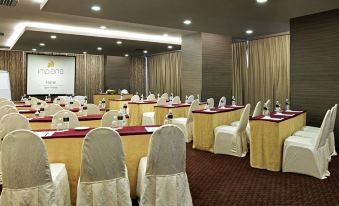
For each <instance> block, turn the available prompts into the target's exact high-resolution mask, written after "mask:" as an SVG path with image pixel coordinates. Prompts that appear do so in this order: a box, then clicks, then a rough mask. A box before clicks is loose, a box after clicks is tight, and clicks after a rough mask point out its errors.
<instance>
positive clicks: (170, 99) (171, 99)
mask: <svg viewBox="0 0 339 206" xmlns="http://www.w3.org/2000/svg"><path fill="white" fill-rule="evenodd" d="M169 105H170V106H172V105H173V97H172V95H171V96H170V98H169Z"/></svg>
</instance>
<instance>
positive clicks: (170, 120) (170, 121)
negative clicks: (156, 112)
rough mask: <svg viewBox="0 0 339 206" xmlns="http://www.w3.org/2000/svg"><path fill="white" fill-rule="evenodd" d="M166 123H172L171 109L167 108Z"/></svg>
mask: <svg viewBox="0 0 339 206" xmlns="http://www.w3.org/2000/svg"><path fill="white" fill-rule="evenodd" d="M166 123H167V124H172V123H173V113H172V110H169V111H168V114H167V122H166Z"/></svg>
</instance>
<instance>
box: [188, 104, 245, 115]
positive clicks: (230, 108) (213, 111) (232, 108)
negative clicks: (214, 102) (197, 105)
mask: <svg viewBox="0 0 339 206" xmlns="http://www.w3.org/2000/svg"><path fill="white" fill-rule="evenodd" d="M242 108H244V106H236V107H235V106H232V105H227V106H226V107H225V108H221V107H220V108H217V107H216V108H212V109H211V110H210V111H207V110H205V109H199V110H194V111H193V113H201V114H217V113H223V112H231V111H235V110H238V109H242Z"/></svg>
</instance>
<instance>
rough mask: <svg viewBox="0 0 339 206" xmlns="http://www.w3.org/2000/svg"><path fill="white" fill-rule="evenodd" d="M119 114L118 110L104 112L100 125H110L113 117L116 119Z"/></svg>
mask: <svg viewBox="0 0 339 206" xmlns="http://www.w3.org/2000/svg"><path fill="white" fill-rule="evenodd" d="M118 115H119V111H118V110H111V111H109V112H106V113H105V114H104V115H103V116H102V119H101V126H102V127H111V126H112V122H113V120H114V119H117V118H118Z"/></svg>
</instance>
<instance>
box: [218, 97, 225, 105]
mask: <svg viewBox="0 0 339 206" xmlns="http://www.w3.org/2000/svg"><path fill="white" fill-rule="evenodd" d="M225 106H226V97H221V98H220V101H219V105H218V107H225Z"/></svg>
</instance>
